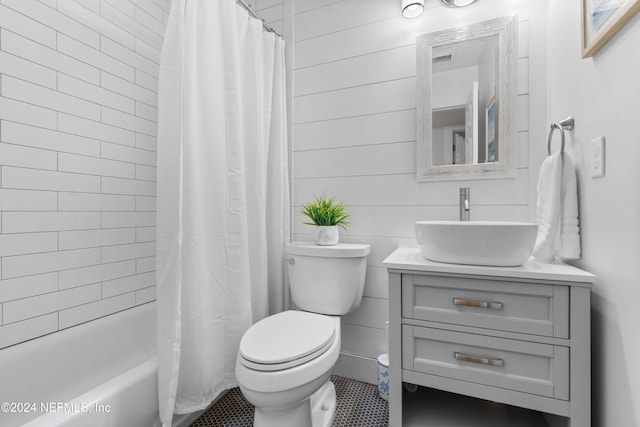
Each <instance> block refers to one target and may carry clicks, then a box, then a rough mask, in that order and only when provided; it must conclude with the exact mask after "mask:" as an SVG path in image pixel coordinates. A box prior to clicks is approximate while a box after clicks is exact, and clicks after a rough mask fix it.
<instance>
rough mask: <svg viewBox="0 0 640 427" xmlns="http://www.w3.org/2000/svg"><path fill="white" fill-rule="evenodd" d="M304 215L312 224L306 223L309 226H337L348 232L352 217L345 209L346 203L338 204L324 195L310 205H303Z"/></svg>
mask: <svg viewBox="0 0 640 427" xmlns="http://www.w3.org/2000/svg"><path fill="white" fill-rule="evenodd" d="M302 213H303V214H304V215H306V216H307V217H309V219H311V221H312V222H305V224H307V225H337V226H339V227H342V229H343V230H344V231H347V227H348V226H349V221H347V220H348V219H349V217H350V216H351V214H350V213H348V212H347V211H346V209H345V206H344V203H337V202H336V201H335V200H334V199H333V198H330V199H329V198H327V196H326V195H325V194H324V193H323V194H322V195H321V196H320V197H316V198H315V199H314V200H312V201H311V202H309V203H306V204H303V205H302Z"/></svg>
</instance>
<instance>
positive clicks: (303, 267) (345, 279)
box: [286, 242, 371, 316]
mask: <svg viewBox="0 0 640 427" xmlns="http://www.w3.org/2000/svg"><path fill="white" fill-rule="evenodd" d="M286 250H287V266H288V272H289V286H290V289H291V299H292V300H293V303H294V304H295V305H296V307H298V308H300V309H302V310H305V311H311V312H314V313H320V314H328V315H339V316H341V315H343V314H347V313H350V312H352V311H354V310H356V309H357V308H358V307H359V306H360V302H361V301H362V293H363V291H364V279H365V275H366V270H367V255H368V254H369V252H371V247H370V246H369V245H362V244H354V243H338V244H337V245H334V246H318V245H315V244H314V243H312V242H293V243H290V244H288V245H287V248H286Z"/></svg>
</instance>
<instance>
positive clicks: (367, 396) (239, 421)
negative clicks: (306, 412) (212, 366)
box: [191, 375, 389, 427]
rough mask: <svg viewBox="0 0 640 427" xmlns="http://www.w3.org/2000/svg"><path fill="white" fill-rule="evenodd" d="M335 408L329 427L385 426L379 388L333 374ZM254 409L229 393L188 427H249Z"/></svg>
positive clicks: (385, 408) (386, 419) (385, 407)
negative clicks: (330, 426)
mask: <svg viewBox="0 0 640 427" xmlns="http://www.w3.org/2000/svg"><path fill="white" fill-rule="evenodd" d="M331 381H333V384H334V385H335V387H336V398H337V407H336V414H335V417H334V420H333V424H332V427H386V426H387V425H388V424H389V406H388V404H387V402H386V401H385V400H383V399H381V398H380V397H379V396H378V388H377V387H376V386H374V385H371V384H366V383H363V382H360V381H355V380H350V379H348V378H343V377H339V376H337V375H333V376H332V377H331ZM252 426H253V406H251V404H250V403H249V402H247V401H246V400H245V399H244V397H243V396H242V393H240V390H239V389H237V388H234V389H232V390H230V391H229V392H228V393H227V394H226V395H225V396H224V397H223V398H222V399H220V400H219V401H218V402H216V403H214V404H213V405H212V406H211V407H209V409H207V410H206V411H205V412H204V413H203V414H202V415H201V416H200V417H199V418H198V419H196V420H195V421H194V422H193V424H191V427H252Z"/></svg>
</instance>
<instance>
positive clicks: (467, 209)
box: [460, 187, 471, 221]
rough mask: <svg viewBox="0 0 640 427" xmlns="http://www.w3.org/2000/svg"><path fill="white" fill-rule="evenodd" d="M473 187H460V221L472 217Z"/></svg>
mask: <svg viewBox="0 0 640 427" xmlns="http://www.w3.org/2000/svg"><path fill="white" fill-rule="evenodd" d="M470 199H471V189H470V188H469V187H460V221H469V220H470V219H471V204H470Z"/></svg>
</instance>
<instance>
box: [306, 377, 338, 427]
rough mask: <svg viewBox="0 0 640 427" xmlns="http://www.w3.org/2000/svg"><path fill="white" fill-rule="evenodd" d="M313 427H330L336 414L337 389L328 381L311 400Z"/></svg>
mask: <svg viewBox="0 0 640 427" xmlns="http://www.w3.org/2000/svg"><path fill="white" fill-rule="evenodd" d="M310 403H311V425H312V427H329V426H330V425H331V423H332V422H333V416H334V415H335V413H336V387H335V386H334V385H333V383H332V382H331V381H327V382H326V383H325V384H324V385H323V386H322V387H320V390H318V391H316V392H315V393H314V394H313V395H312V396H311V398H310Z"/></svg>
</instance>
